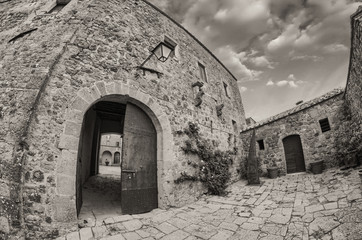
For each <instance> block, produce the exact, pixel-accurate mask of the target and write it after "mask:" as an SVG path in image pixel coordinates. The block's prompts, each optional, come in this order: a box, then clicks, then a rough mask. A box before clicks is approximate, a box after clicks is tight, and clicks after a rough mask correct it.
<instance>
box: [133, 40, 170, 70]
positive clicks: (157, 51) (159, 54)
mask: <svg viewBox="0 0 362 240" xmlns="http://www.w3.org/2000/svg"><path fill="white" fill-rule="evenodd" d="M174 50H175V47H173V46H171V45H170V44H167V43H165V42H160V43H159V44H158V45H157V46H156V47H155V48H154V49H153V50H152V51H151V52H152V53H151V54H150V55H149V56H148V57H147V58H146V60H144V61H143V63H142V64H141V65H140V66H139V67H138V68H139V69H142V70H143V75H144V74H145V71H149V72H151V73H156V74H157V76H158V77H160V75H162V73H161V72H159V71H157V70H156V69H151V68H147V67H144V65H145V63H146V62H147V61H148V60H149V59H150V58H151V57H152V56H153V55H155V56H156V58H157V59H158V60H159V61H161V62H166V60H167V59H168V58H169V56H170V55H171V53H172V51H174Z"/></svg>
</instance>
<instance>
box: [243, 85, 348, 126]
mask: <svg viewBox="0 0 362 240" xmlns="http://www.w3.org/2000/svg"><path fill="white" fill-rule="evenodd" d="M344 92H345V91H344V90H343V89H340V88H337V89H334V90H332V91H330V92H328V93H326V94H323V95H322V96H320V97H317V98H314V99H312V100H310V101H308V102H305V103H303V104H301V105H299V106H297V107H293V108H291V109H288V110H286V111H284V112H281V113H279V114H276V115H274V116H271V117H269V118H267V119H265V120H262V121H260V122H257V123H255V124H254V125H252V126H249V127H246V128H244V129H243V130H241V131H240V133H244V132H247V131H249V130H252V129H257V128H260V127H262V126H264V125H267V124H270V123H273V122H276V121H279V120H280V119H283V118H286V117H289V116H291V115H294V114H297V113H299V112H302V111H304V110H306V109H309V108H312V107H314V106H316V105H318V104H321V103H323V102H326V101H328V100H330V99H332V98H335V97H337V96H340V95H341V94H343V93H344ZM313 101H316V102H315V103H312V102H313Z"/></svg>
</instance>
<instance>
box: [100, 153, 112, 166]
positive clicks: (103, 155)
mask: <svg viewBox="0 0 362 240" xmlns="http://www.w3.org/2000/svg"><path fill="white" fill-rule="evenodd" d="M106 155H107V156H108V158H107V156H106ZM112 157H113V154H112V153H111V152H110V151H108V150H105V151H103V152H102V160H101V162H102V163H104V162H105V161H106V160H108V161H109V162H112V159H113V158H112ZM104 158H105V159H104Z"/></svg>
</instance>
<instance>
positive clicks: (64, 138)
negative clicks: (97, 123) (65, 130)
mask: <svg viewBox="0 0 362 240" xmlns="http://www.w3.org/2000/svg"><path fill="white" fill-rule="evenodd" d="M78 143H79V138H77V137H75V136H71V135H67V134H62V135H61V136H60V140H59V144H58V148H59V149H68V150H74V151H77V150H78Z"/></svg>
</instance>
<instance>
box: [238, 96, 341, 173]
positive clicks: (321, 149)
mask: <svg viewBox="0 0 362 240" xmlns="http://www.w3.org/2000/svg"><path fill="white" fill-rule="evenodd" d="M343 102H344V99H343V91H342V90H334V91H332V92H330V93H327V94H325V95H323V96H321V97H320V98H316V99H314V100H312V101H309V102H305V103H303V104H301V105H299V106H297V107H295V108H293V109H290V110H288V111H286V112H283V113H281V114H278V115H276V116H273V117H271V118H269V119H267V120H265V121H262V122H258V123H256V124H255V125H254V126H251V127H248V128H247V129H245V130H243V131H242V132H241V139H242V142H243V146H244V150H245V153H246V152H247V151H248V149H249V144H250V136H251V132H252V129H254V128H255V130H256V140H257V141H258V140H263V142H264V147H265V149H264V150H260V147H259V145H258V144H257V143H255V144H256V145H257V146H256V148H257V156H258V157H259V158H260V163H261V170H262V172H263V175H266V173H267V167H268V166H269V165H270V164H271V163H272V162H273V160H275V162H276V164H277V166H278V168H279V169H280V174H281V175H283V174H286V172H287V171H286V160H285V153H284V147H283V139H284V138H285V137H287V136H290V135H299V136H300V138H301V142H302V147H303V154H304V160H305V165H306V169H309V166H310V163H312V162H316V161H319V160H324V163H325V166H326V167H332V166H336V165H337V164H338V162H337V159H336V158H335V152H336V151H335V141H336V139H337V138H338V134H339V131H338V126H339V125H341V124H342V120H341V119H340V117H339V112H340V111H341V108H342V107H343ZM325 118H328V120H329V124H330V127H331V130H329V131H326V132H322V131H321V127H320V124H319V120H321V119H325Z"/></svg>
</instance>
